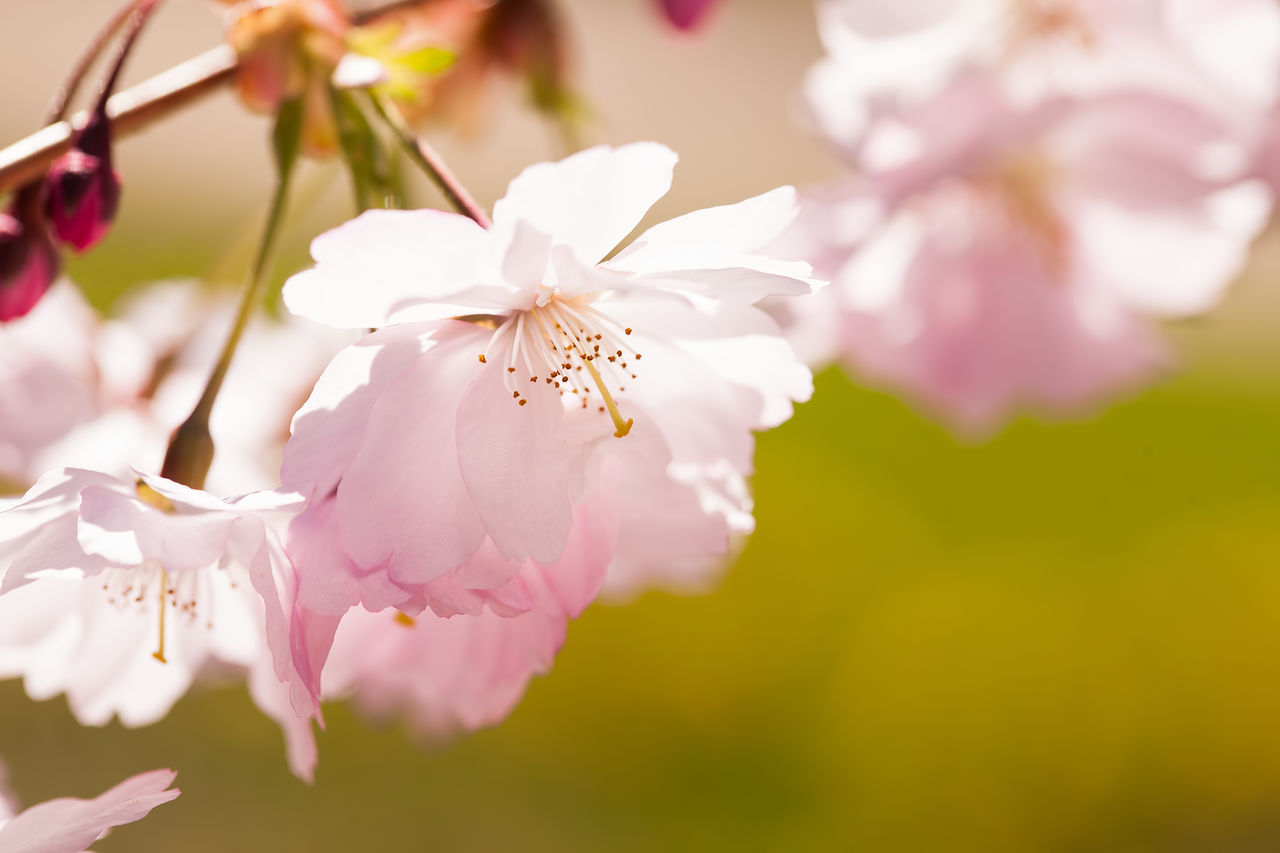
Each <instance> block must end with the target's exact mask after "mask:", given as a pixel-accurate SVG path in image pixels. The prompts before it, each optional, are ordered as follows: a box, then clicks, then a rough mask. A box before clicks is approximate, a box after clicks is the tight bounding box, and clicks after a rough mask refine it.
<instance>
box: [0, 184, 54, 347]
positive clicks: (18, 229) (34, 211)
mask: <svg viewBox="0 0 1280 853" xmlns="http://www.w3.org/2000/svg"><path fill="white" fill-rule="evenodd" d="M39 190H40V185H39V184H36V185H35V186H34V187H26V188H24V189H22V190H20V191H19V192H18V196H17V198H15V199H14V202H13V204H12V205H11V206H10V208H9V211H8V212H7V213H0V322H6V323H7V322H8V321H10V320H16V319H18V318H19V317H24V316H26V314H27V312H29V311H30V310H31V309H32V308H34V307H35V306H36V303H37V302H39V301H40V297H42V296H44V294H45V291H47V290H48V289H49V285H51V284H53V280H54V279H55V278H56V277H57V275H58V266H59V262H58V250H57V249H55V248H54V247H53V241H52V240H50V239H49V234H48V231H47V230H46V229H45V224H44V219H43V217H42V216H41V215H40V210H39V205H38V204H37V203H36V201H37V200H38V198H39Z"/></svg>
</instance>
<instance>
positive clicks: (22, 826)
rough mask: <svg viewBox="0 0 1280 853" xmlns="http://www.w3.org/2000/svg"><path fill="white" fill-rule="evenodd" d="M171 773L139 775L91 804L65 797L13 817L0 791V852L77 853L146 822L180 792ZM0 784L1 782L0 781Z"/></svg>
mask: <svg viewBox="0 0 1280 853" xmlns="http://www.w3.org/2000/svg"><path fill="white" fill-rule="evenodd" d="M177 775H178V774H176V773H174V772H173V771H172V770H152V771H150V772H149V773H139V774H138V775H137V776H131V777H129V778H128V779H126V780H124V781H123V782H121V783H120V784H119V785H116V786H115V787H114V788H112V789H111V790H109V791H107V792H106V793H105V794H102V795H100V796H97V797H95V798H93V799H92V800H78V799H73V798H71V797H64V798H60V799H57V800H49V801H47V802H43V803H38V804H36V805H34V806H32V807H31V808H29V809H27V810H26V811H23V812H21V813H18V814H14V811H15V809H16V807H15V806H14V805H13V804H12V802H6V800H7V799H8V798H7V797H6V796H5V792H4V791H2V790H0V850H4V851H5V853H81V851H83V850H84V849H85V848H86V847H88V846H89V845H90V844H92V843H93V842H95V841H97V840H98V839H100V838H102V837H103V836H104V835H106V834H107V831H108V830H110V829H111V828H112V827H116V826H123V825H124V824H126V823H133V822H134V821H137V820H141V819H142V818H144V817H146V816H147V814H148V813H150V811H151V810H152V809H154V808H155V807H156V806H159V805H163V804H164V803H167V802H170V801H172V800H174V799H176V798H177V796H178V794H179V793H181V792H180V791H179V790H178V789H177V788H170V787H169V786H170V785H172V784H173V780H174V778H175V777H176V776H177ZM2 781H3V779H2V778H0V782H2Z"/></svg>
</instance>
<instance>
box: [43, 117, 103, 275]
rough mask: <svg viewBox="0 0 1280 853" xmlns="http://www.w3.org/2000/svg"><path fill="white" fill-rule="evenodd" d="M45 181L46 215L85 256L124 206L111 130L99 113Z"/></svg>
mask: <svg viewBox="0 0 1280 853" xmlns="http://www.w3.org/2000/svg"><path fill="white" fill-rule="evenodd" d="M44 180H45V213H46V214H47V215H48V217H49V224H50V225H51V226H52V228H53V233H54V234H55V235H56V236H57V238H58V239H59V240H61V241H62V242H64V243H69V244H71V245H72V246H74V247H75V249H76V251H78V252H83V251H85V250H86V249H88V248H90V247H91V246H93V245H95V244H97V242H98V241H99V240H101V239H102V238H103V237H104V236H106V233H107V230H108V229H109V228H110V227H111V223H112V221H113V220H114V219H115V217H116V209H117V208H118V207H119V206H120V178H119V176H118V175H116V171H115V169H114V168H112V166H111V130H110V125H109V124H108V123H107V117H106V115H105V114H104V113H103V112H102V111H101V110H98V111H95V113H94V115H93V117H92V118H91V119H89V123H88V124H87V125H85V127H84V129H83V130H81V131H80V133H79V134H78V135H77V137H76V139H75V141H74V142H73V143H72V146H71V150H70V151H68V152H67V153H66V154H63V155H62V156H61V157H59V158H58V159H57V160H55V161H54V163H53V166H51V167H50V169H49V174H48V175H46V176H45V179H44Z"/></svg>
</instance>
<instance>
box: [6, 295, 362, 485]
mask: <svg viewBox="0 0 1280 853" xmlns="http://www.w3.org/2000/svg"><path fill="white" fill-rule="evenodd" d="M234 302H235V300H234V298H233V296H232V294H229V293H220V292H210V291H208V290H205V289H202V288H201V287H200V286H198V285H197V284H196V283H194V282H188V281H174V282H167V283H163V284H157V285H150V286H148V287H145V288H143V289H141V290H138V291H136V292H135V293H134V294H132V295H131V296H130V297H129V298H127V299H126V300H125V301H124V302H123V303H122V304H121V306H119V308H118V310H117V315H116V316H115V317H114V318H112V319H110V320H109V321H107V322H106V323H104V324H102V325H101V328H100V329H99V331H98V334H97V337H96V345H95V347H94V350H93V353H92V365H91V369H93V370H96V375H97V385H98V388H97V399H98V400H99V401H100V402H99V405H98V406H97V407H95V408H92V409H91V410H82V411H81V413H80V415H81V416H80V417H78V418H77V419H75V420H74V422H73V421H71V420H70V419H69V420H68V423H71V424H72V427H71V428H70V429H64V430H63V431H62V433H59V434H58V435H49V436H48V439H47V440H46V441H44V442H43V443H42V444H41V445H40V447H39V452H35V453H33V454H31V455H29V456H27V457H26V458H27V460H28V461H27V464H26V466H25V468H23V469H22V470H24V471H25V472H27V479H28V480H29V479H31V478H34V477H35V476H36V475H37V474H39V473H40V472H42V471H47V470H52V469H55V468H62V467H77V468H90V469H93V470H97V471H104V472H108V473H112V474H115V475H117V476H122V477H126V476H128V475H129V472H130V470H131V466H138V467H141V468H148V467H154V466H157V465H158V464H159V463H160V460H162V459H163V458H164V452H165V445H166V443H167V441H168V438H169V435H170V434H171V433H172V431H173V430H174V429H175V428H176V427H177V426H178V424H180V423H181V422H182V421H183V419H184V418H186V416H187V415H188V414H190V412H191V409H192V407H193V406H194V405H195V403H196V401H197V400H198V399H199V396H200V393H201V391H202V390H203V388H204V384H205V382H206V381H207V380H208V378H209V374H210V371H211V370H212V369H213V365H214V362H215V361H216V360H217V358H218V354H219V352H220V351H221V348H222V344H223V341H224V339H225V337H226V333H227V329H229V328H230V325H231V320H232V315H233V313H234V311H235V304H234ZM353 338H354V335H351V334H349V333H343V332H339V331H335V330H333V329H329V328H326V327H323V326H320V325H318V324H315V323H311V322H309V321H306V320H301V319H298V318H291V317H290V318H286V319H285V320H283V321H278V320H274V319H272V318H269V317H265V316H258V317H255V318H253V319H252V320H251V321H250V323H249V327H248V329H247V330H246V331H245V334H244V337H243V338H242V340H241V343H240V346H239V347H238V349H237V356H236V358H234V359H233V360H232V363H231V368H230V370H229V371H228V374H227V378H226V381H225V384H224V386H223V390H222V393H221V394H220V395H219V397H218V402H217V404H216V405H215V406H214V410H213V416H212V418H211V423H210V430H211V432H212V434H213V438H214V444H215V446H216V448H217V450H216V453H215V454H214V461H213V467H212V468H211V469H210V471H209V476H208V478H207V479H206V489H207V490H209V491H210V492H213V493H215V494H221V495H233V494H241V493H243V492H246V491H250V490H259V489H270V488H273V487H274V486H276V485H278V484H279V468H280V452H281V449H282V448H283V446H284V441H285V439H286V438H287V437H288V430H289V419H290V417H292V415H293V413H294V411H295V410H296V409H297V408H298V406H299V405H301V403H302V402H303V400H305V399H306V397H307V394H308V393H309V392H310V390H311V386H312V384H314V382H315V380H316V378H317V377H318V376H319V375H320V372H321V371H322V370H323V369H324V366H325V365H326V364H327V363H328V361H329V359H330V358H331V357H332V356H333V354H334V353H336V352H337V351H338V350H339V349H340V348H341V347H342V346H343V345H344V344H346V343H349V342H350V341H351V340H352V339H353ZM2 407H3V403H0V409H2ZM53 439H58V440H57V441H54V440H53Z"/></svg>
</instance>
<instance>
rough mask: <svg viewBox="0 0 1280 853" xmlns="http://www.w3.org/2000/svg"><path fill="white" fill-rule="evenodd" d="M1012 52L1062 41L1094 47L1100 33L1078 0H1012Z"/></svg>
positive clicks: (1010, 39) (1009, 45) (1010, 42)
mask: <svg viewBox="0 0 1280 853" xmlns="http://www.w3.org/2000/svg"><path fill="white" fill-rule="evenodd" d="M1010 5H1011V8H1010V9H1009V33H1008V38H1007V42H1006V47H1007V50H1008V52H1009V54H1011V55H1012V54H1016V53H1019V52H1020V51H1022V50H1025V49H1034V48H1039V47H1043V46H1045V45H1047V44H1049V43H1052V42H1060V43H1064V44H1067V45H1071V46H1075V47H1078V48H1080V49H1082V50H1092V49H1094V48H1095V47H1096V46H1097V44H1098V34H1097V32H1096V31H1095V29H1094V28H1093V26H1092V25H1091V24H1090V22H1089V19H1088V17H1087V16H1086V15H1085V13H1084V12H1083V11H1081V9H1080V8H1079V6H1078V4H1077V3H1076V0H1010Z"/></svg>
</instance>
